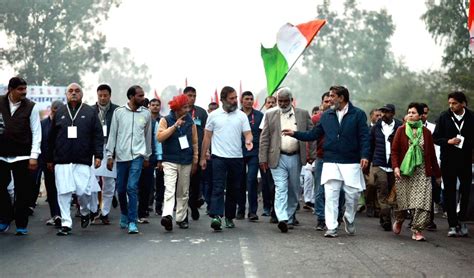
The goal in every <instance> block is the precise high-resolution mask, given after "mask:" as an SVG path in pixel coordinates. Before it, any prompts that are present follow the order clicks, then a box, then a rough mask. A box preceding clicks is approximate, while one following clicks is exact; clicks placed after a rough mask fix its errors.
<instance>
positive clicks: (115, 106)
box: [92, 102, 119, 137]
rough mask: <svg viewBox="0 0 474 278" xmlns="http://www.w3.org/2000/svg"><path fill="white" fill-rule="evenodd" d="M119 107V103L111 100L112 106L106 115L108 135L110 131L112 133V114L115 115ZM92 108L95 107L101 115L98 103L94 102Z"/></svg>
mask: <svg viewBox="0 0 474 278" xmlns="http://www.w3.org/2000/svg"><path fill="white" fill-rule="evenodd" d="M118 107H119V106H118V105H115V104H113V103H112V102H111V103H110V108H109V110H108V111H107V114H106V115H105V124H106V125H107V137H109V133H110V125H111V124H112V116H113V115H114V111H115V109H117V108H118ZM92 108H94V110H95V112H96V113H97V115H99V106H98V105H97V103H96V104H94V105H93V106H92ZM101 125H102V123H101Z"/></svg>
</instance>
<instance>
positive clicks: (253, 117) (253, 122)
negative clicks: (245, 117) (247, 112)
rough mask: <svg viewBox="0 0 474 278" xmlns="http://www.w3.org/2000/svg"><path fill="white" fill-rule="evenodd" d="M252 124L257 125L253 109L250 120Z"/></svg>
mask: <svg viewBox="0 0 474 278" xmlns="http://www.w3.org/2000/svg"><path fill="white" fill-rule="evenodd" d="M250 124H252V125H255V116H254V115H253V111H252V120H251V121H250Z"/></svg>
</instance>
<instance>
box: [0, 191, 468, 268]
mask: <svg viewBox="0 0 474 278" xmlns="http://www.w3.org/2000/svg"><path fill="white" fill-rule="evenodd" d="M48 213H49V211H48V207H47V204H46V203H45V202H44V199H40V200H39V207H38V208H37V210H36V212H35V216H33V217H31V218H30V225H29V230H30V234H29V235H28V236H24V237H19V236H15V235H14V234H13V232H12V231H13V230H14V227H12V228H11V229H10V231H9V232H7V233H5V234H0V277H58V276H63V277H64V276H68V277H284V276H291V277H348V276H364V277H366V276H367V277H381V276H384V277H386V276H398V277H400V276H402V277H426V276H428V277H441V276H455V277H462V276H464V277H473V276H474V264H473V263H472V262H473V255H472V254H474V240H473V239H472V238H447V237H446V232H447V223H446V222H447V221H446V219H442V218H437V219H436V222H437V224H438V227H439V231H437V232H426V236H427V239H428V240H427V241H426V242H414V241H413V240H411V233H410V231H409V230H408V229H406V228H404V229H403V230H402V234H401V235H400V236H395V235H393V234H392V233H391V232H383V231H382V230H381V228H380V227H379V226H378V220H377V219H375V218H367V217H366V216H365V215H358V216H357V218H356V228H357V231H356V235H355V236H348V235H346V234H345V232H344V231H343V230H340V231H339V234H340V236H339V237H338V238H335V239H328V238H324V237H323V236H322V234H323V233H322V232H318V231H316V230H315V229H314V225H315V221H314V218H313V216H312V214H311V213H310V212H309V211H305V210H302V211H299V212H298V214H297V217H298V219H299V220H300V222H301V225H300V226H298V227H296V228H295V229H294V230H290V231H289V232H288V233H287V234H282V233H280V231H279V230H278V228H277V227H276V225H274V224H270V223H269V222H268V220H269V219H268V217H260V221H259V222H257V223H250V222H248V221H247V220H239V221H236V228H235V229H224V230H223V231H222V232H213V231H211V229H210V227H209V224H210V220H209V218H208V217H207V216H201V219H200V220H199V221H192V220H191V221H190V228H189V229H188V230H180V229H178V228H177V227H176V226H175V227H174V230H173V231H172V232H165V231H164V229H163V228H162V227H161V226H160V223H159V222H160V221H159V220H160V218H159V217H158V216H152V217H151V218H150V220H151V223H150V224H143V225H140V226H139V229H140V233H139V234H137V235H128V234H127V233H126V231H125V230H120V229H119V227H118V209H113V211H112V218H111V220H112V223H113V224H112V225H110V226H103V225H92V226H90V227H88V228H87V229H81V228H80V225H79V218H75V219H74V221H75V223H74V227H73V234H72V235H71V236H69V237H58V236H56V229H55V228H53V227H48V226H46V225H44V222H45V221H46V219H47V216H48ZM202 213H203V210H201V214H202ZM470 228H471V230H472V232H473V233H474V226H473V225H471V226H470Z"/></svg>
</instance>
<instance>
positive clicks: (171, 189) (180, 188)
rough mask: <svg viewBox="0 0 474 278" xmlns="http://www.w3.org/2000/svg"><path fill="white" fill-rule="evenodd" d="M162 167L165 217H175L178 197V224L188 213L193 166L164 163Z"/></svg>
mask: <svg viewBox="0 0 474 278" xmlns="http://www.w3.org/2000/svg"><path fill="white" fill-rule="evenodd" d="M162 165H163V172H164V181H165V202H164V204H163V216H168V215H169V216H173V209H174V204H175V195H176V202H177V204H176V222H182V221H184V219H185V218H186V216H187V213H188V199H189V183H190V182H191V164H189V165H181V164H176V163H170V162H163V164H162ZM176 181H178V182H176Z"/></svg>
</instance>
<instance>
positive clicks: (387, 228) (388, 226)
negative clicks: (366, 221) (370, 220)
mask: <svg viewBox="0 0 474 278" xmlns="http://www.w3.org/2000/svg"><path fill="white" fill-rule="evenodd" d="M382 228H383V230H384V231H386V232H390V231H392V222H390V221H386V222H383V223H382Z"/></svg>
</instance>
